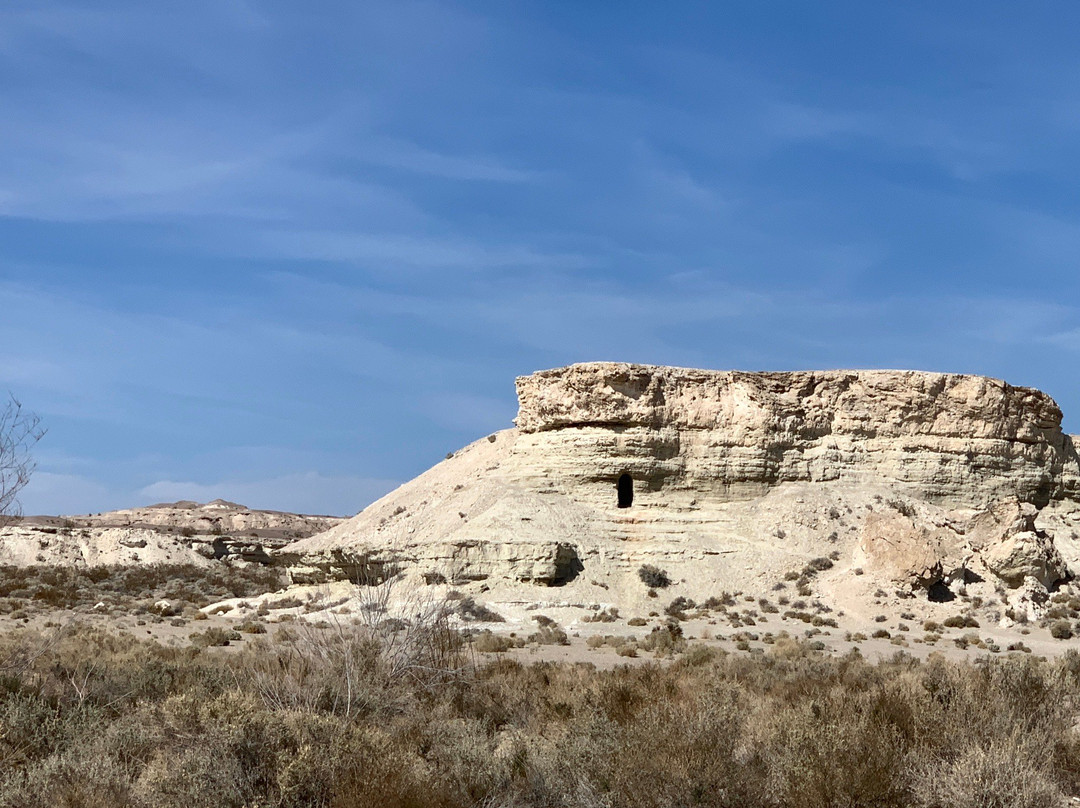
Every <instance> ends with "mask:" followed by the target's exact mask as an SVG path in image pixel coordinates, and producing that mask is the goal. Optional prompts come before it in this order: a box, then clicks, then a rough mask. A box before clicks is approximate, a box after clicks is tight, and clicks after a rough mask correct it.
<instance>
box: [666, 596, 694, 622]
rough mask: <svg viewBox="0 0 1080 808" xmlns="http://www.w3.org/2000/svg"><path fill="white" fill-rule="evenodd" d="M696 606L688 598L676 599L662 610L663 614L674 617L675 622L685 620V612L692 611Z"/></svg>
mask: <svg viewBox="0 0 1080 808" xmlns="http://www.w3.org/2000/svg"><path fill="white" fill-rule="evenodd" d="M696 605H697V604H695V603H694V601H692V600H691V599H690V598H684V597H677V598H675V600H673V601H671V603H669V604H668V605H667V608H665V609H664V614H667V615H669V616H671V617H674V618H676V619H677V620H685V619H686V610H687V609H693V608H694V606H696Z"/></svg>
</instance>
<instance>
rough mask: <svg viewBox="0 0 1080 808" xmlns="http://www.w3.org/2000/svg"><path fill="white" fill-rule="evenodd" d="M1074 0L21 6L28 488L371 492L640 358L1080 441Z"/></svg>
mask: <svg viewBox="0 0 1080 808" xmlns="http://www.w3.org/2000/svg"><path fill="white" fill-rule="evenodd" d="M1077 30H1080V6H1077V5H1075V4H1066V3H1027V4H1024V5H1023V6H1018V5H1016V4H1012V3H987V2H978V3H976V2H967V3H962V2H957V3H938V2H926V3H916V2H912V3H902V4H900V3H896V4H886V3H866V2H833V3H805V2H755V3H725V4H719V3H664V4H660V3H644V2H640V3H634V2H626V3H619V4H610V3H587V2H579V1H575V2H542V3H541V2H536V3H528V2H521V3H506V2H487V3H479V2H478V3H440V2H430V3H412V2H407V1H406V0H393V2H385V3H382V2H363V3H356V2H329V1H328V2H322V3H317V4H310V3H298V2H291V3H290V2H263V1H262V0H186V2H184V3H146V2H142V1H141V0H138V1H134V0H133V1H132V2H111V1H110V0H99V1H98V2H84V3H77V2H70V3H60V2H56V3H53V2H41V3H32V2H31V3H28V2H20V0H8V2H5V3H4V4H3V5H2V6H0V110H2V112H3V114H2V115H0V155H2V159H0V312H3V316H2V317H0V339H2V341H3V342H2V344H3V345H4V346H5V350H4V351H2V352H0V389H5V388H6V389H7V390H10V391H11V393H13V394H14V395H15V396H17V397H18V398H19V399H20V400H22V402H23V404H24V405H25V406H27V407H28V408H30V409H32V410H35V411H37V412H38V413H39V414H40V415H41V416H42V417H43V419H44V421H45V424H46V425H47V427H48V428H49V432H48V434H47V436H46V437H45V439H44V440H43V441H42V442H41V443H40V444H39V446H38V448H37V452H36V456H37V460H38V471H37V473H36V476H35V477H34V479H33V481H32V482H31V484H30V486H29V487H28V488H27V489H26V490H25V492H24V495H23V498H22V499H23V506H24V510H25V511H26V512H27V513H42V512H47V513H56V512H63V513H76V512H87V511H101V510H105V509H110V508H116V507H127V506H132V505H138V504H147V503H150V502H156V501H163V500H171V499H178V498H193V499H200V500H205V499H210V498H213V497H217V496H222V497H227V498H230V499H236V500H239V501H242V502H245V503H247V504H249V505H253V506H257V507H269V508H282V509H290V510H306V511H316V512H332V513H352V512H355V511H357V510H359V509H360V508H362V507H363V506H364V505H365V504H367V503H368V502H369V501H371V500H372V499H373V498H374V497H376V496H378V495H379V494H381V493H383V492H385V491H386V490H389V488H391V487H392V486H393V485H395V484H396V483H398V482H401V481H404V480H406V479H408V478H410V477H412V476H414V475H415V474H417V473H419V472H420V471H422V470H424V469H425V468H427V467H428V466H430V465H432V464H433V463H434V462H436V461H438V460H439V459H441V458H442V457H443V456H444V455H445V454H446V452H447V451H450V450H452V449H456V448H458V447H460V446H462V445H463V444H465V443H467V442H468V441H470V440H473V439H475V438H477V437H480V436H482V435H485V434H487V433H489V432H492V431H494V430H496V429H500V428H504V427H507V426H509V425H510V422H511V419H512V418H513V416H514V413H515V410H516V400H515V397H514V390H513V378H514V376H515V375H520V374H524V373H528V372H531V371H532V370H535V369H539V368H544V367H553V366H557V365H562V364H567V363H570V362H576V361H588V360H596V359H610V360H620V361H637V362H651V363H662V364H677V365H688V366H696V367H711V368H743V369H765V370H767V369H798V368H834V367H905V368H909V367H910V368H923V369H931V370H948V371H960V372H970V373H983V374H989V375H993V376H997V377H1001V378H1004V379H1006V380H1008V381H1010V382H1012V383H1014V384H1025V385H1032V386H1036V387H1039V388H1041V389H1044V390H1046V391H1047V392H1049V393H1050V394H1052V395H1053V396H1054V397H1055V398H1056V399H1057V400H1058V402H1059V403H1060V404H1061V405H1062V407H1063V409H1064V410H1065V413H1066V427H1067V428H1069V429H1071V430H1073V431H1080V388H1078V383H1077V381H1076V373H1075V372H1074V368H1075V367H1076V363H1077V359H1078V355H1080V308H1078V307H1080V276H1078V272H1077V257H1078V256H1080V194H1077V193H1076V190H1075V189H1076V188H1077V187H1078V185H1080V81H1078V80H1077V79H1078V75H1080V50H1077V48H1076V47H1075V32H1076V31H1077Z"/></svg>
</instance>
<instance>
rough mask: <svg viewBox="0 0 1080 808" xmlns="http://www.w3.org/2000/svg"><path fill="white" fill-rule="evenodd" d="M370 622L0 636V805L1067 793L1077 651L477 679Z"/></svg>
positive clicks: (987, 800)
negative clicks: (186, 632) (242, 635)
mask: <svg viewBox="0 0 1080 808" xmlns="http://www.w3.org/2000/svg"><path fill="white" fill-rule="evenodd" d="M375 620H376V618H374V617H373V619H372V623H373V625H370V626H369V625H363V624H361V625H354V624H353V623H352V622H351V621H350V622H349V623H348V624H345V623H341V624H331V626H330V628H328V629H323V630H316V629H307V628H305V627H304V624H302V623H299V622H298V623H297V624H295V625H294V626H293V628H291V629H290V631H291V632H292V634H291V636H289V637H286V638H284V639H283V641H282V642H281V643H271V642H268V641H266V640H264V639H261V638H260V639H258V640H256V641H255V642H252V643H250V644H245V645H246V647H244V648H243V649H241V650H240V652H239V653H236V654H230V653H222V651H221V650H219V649H214V648H208V649H201V650H200V649H197V648H188V649H183V650H181V649H176V648H169V647H164V646H161V645H158V644H155V643H151V642H144V641H140V640H137V639H134V638H131V637H123V636H113V635H108V634H106V633H104V632H102V631H98V630H92V629H88V628H85V627H80V626H77V625H76V626H71V627H68V628H66V629H65V630H63V631H60V632H58V633H53V634H50V635H47V634H40V633H36V632H33V631H28V630H21V631H18V632H14V633H11V634H8V635H3V636H0V727H2V728H3V732H2V733H0V805H3V806H21V807H25V808H38V806H40V807H41V808H44V806H55V805H68V806H121V807H124V806H131V807H132V808H135V807H136V806H137V807H138V808H158V807H161V808H165V807H166V806H184V808H199V806H208V807H209V806H213V807H214V808H217V807H218V806H234V807H235V808H243V806H252V805H260V806H297V807H299V806H340V807H341V808H352V806H371V805H379V806H390V807H391V808H393V806H410V807H411V806H417V807H419V806H435V807H436V808H476V806H491V808H546V807H549V808H554V806H579V807H580V808H600V807H601V806H603V807H604V808H645V806H657V805H663V806H741V807H742V808H779V807H780V806H789V805H798V806H805V808H825V807H826V806H859V805H873V806H882V807H883V808H891V807H892V806H897V808H898V807H899V806H910V805H919V806H925V807H926V808H946V806H949V807H950V808H951V807H952V806H960V808H966V806H993V805H1001V806H1004V805H1010V806H1013V805H1015V806H1020V808H1042V807H1043V806H1049V805H1053V804H1057V801H1058V800H1060V798H1061V795H1063V794H1075V793H1077V790H1078V789H1080V741H1078V740H1077V736H1076V733H1075V732H1074V731H1073V729H1072V727H1073V725H1074V722H1075V716H1074V711H1075V708H1074V707H1073V705H1075V704H1076V703H1078V702H1080V655H1077V654H1066V655H1065V656H1064V657H1063V658H1061V659H1060V660H1058V661H1053V662H1047V661H1043V660H1039V659H1035V658H1032V657H1031V656H1030V655H1027V656H1018V657H1016V658H1012V659H1008V658H1006V659H1001V658H997V657H987V658H986V659H984V660H982V661H980V663H979V664H978V665H972V664H968V663H954V662H948V661H946V660H944V659H943V658H941V657H932V658H931V659H930V661H928V662H925V663H919V662H917V661H916V660H914V659H913V658H912V657H910V656H908V655H905V654H903V653H898V654H897V656H895V657H894V658H892V659H891V660H889V661H887V662H883V663H879V664H876V665H872V664H870V663H868V662H866V661H865V660H864V659H862V658H861V656H859V655H858V654H851V655H848V656H845V657H837V658H830V657H827V656H824V655H821V654H817V653H814V652H813V651H812V650H810V647H809V646H808V645H807V644H805V643H801V642H798V641H796V640H793V639H791V638H788V637H776V638H775V642H774V643H773V644H772V645H771V646H769V648H768V650H767V652H766V653H765V654H763V655H760V656H757V657H751V656H748V655H744V654H726V653H724V652H722V651H716V650H711V649H706V648H691V649H690V650H688V651H687V652H686V653H684V654H683V655H682V656H680V657H678V658H677V660H676V661H674V662H671V663H668V664H665V665H660V664H658V663H655V662H650V663H646V664H642V665H638V666H636V667H619V668H615V669H613V670H607V671H599V670H596V669H595V668H593V667H592V666H590V665H587V664H578V665H570V664H555V663H539V664H533V665H522V664H520V663H519V662H516V661H514V660H512V659H505V658H498V659H495V660H493V661H491V662H489V663H487V662H486V663H484V664H480V663H478V662H477V661H476V660H474V659H470V658H469V657H468V656H465V655H463V653H464V650H465V649H463V648H462V646H461V645H460V643H455V642H454V641H453V640H451V638H450V637H451V634H453V636H454V637H456V636H457V635H456V634H454V633H453V632H449V630H448V629H447V627H446V624H445V622H441V620H442V618H441V617H440V615H439V614H438V613H436V614H434V615H433V616H432V617H431V618H430V619H422V620H416V621H413V624H412V625H411V626H407V627H405V628H402V629H400V630H397V631H394V632H384V633H380V632H379V630H378V625H379V624H378V623H377V622H375ZM676 625H677V624H676ZM410 631H411V632H412V633H411V634H410ZM664 631H667V630H666V629H665V630H664ZM448 632H449V633H448ZM409 637H411V639H409Z"/></svg>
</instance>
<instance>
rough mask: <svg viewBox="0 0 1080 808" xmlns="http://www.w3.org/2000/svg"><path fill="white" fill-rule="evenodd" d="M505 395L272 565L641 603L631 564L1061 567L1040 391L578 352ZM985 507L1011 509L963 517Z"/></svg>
mask: <svg viewBox="0 0 1080 808" xmlns="http://www.w3.org/2000/svg"><path fill="white" fill-rule="evenodd" d="M517 392H518V398H519V402H520V410H519V414H518V417H517V419H516V428H515V429H509V430H505V431H503V432H499V433H496V434H495V435H491V436H488V437H487V438H484V439H481V440H479V441H477V442H476V443H474V444H471V445H470V446H468V447H466V448H465V449H463V450H461V451H459V452H457V453H455V454H454V455H453V456H452V457H450V458H448V459H447V460H445V461H443V462H442V463H439V464H438V465H436V466H435V467H434V468H432V469H431V470H429V471H428V472H426V473H424V474H422V475H421V476H420V477H418V478H416V479H415V480H412V481H411V482H409V483H406V484H405V485H403V486H402V487H400V488H399V489H397V490H396V491H394V492H392V493H390V494H388V495H387V496H386V497H384V498H383V499H381V500H379V501H378V502H376V503H374V504H372V505H371V506H370V507H368V508H367V509H365V510H364V511H363V512H362V513H360V514H359V515H357V516H356V517H354V518H353V519H351V520H349V521H348V522H345V523H343V524H341V525H339V526H337V527H334V528H332V529H331V530H328V531H327V532H325V533H322V534H319V535H317V536H313V537H311V538H309V539H305V540H301V541H298V542H294V543H293V544H291V545H289V546H288V547H286V548H284V549H283V551H282V555H281V556H280V557H281V558H282V559H283V560H284V561H285V562H286V563H289V564H291V565H292V566H293V567H294V569H295V570H296V573H297V576H298V577H299V578H304V577H315V578H318V577H319V576H324V575H327V574H330V575H333V574H342V573H345V572H348V573H351V574H361V575H363V576H365V577H369V578H378V577H381V576H384V575H386V574H387V573H388V571H393V572H398V571H400V572H404V573H405V574H407V575H411V576H413V577H414V578H416V579H417V580H420V579H423V580H424V581H428V582H438V581H447V582H452V583H455V584H457V585H461V586H476V587H479V588H480V589H482V590H490V591H491V592H493V593H497V592H501V593H502V594H501V595H500V596H501V597H504V598H514V597H522V594H521V590H520V586H521V585H523V584H528V585H534V584H545V585H556V586H561V587H565V588H564V589H563V592H564V594H565V596H566V597H573V598H578V599H585V600H587V599H588V598H590V597H591V598H598V599H604V598H607V599H609V600H610V601H611V602H619V603H625V602H627V601H628V600H630V601H633V600H634V599H635V598H643V597H645V595H646V590H647V587H644V586H643V585H642V582H641V581H640V580H639V578H638V576H637V571H638V570H639V568H640V567H641V565H642V564H646V563H648V564H655V565H659V566H662V567H663V568H665V569H667V570H668V571H669V572H671V573H672V576H673V578H674V579H675V580H676V581H677V582H678V585H679V586H682V587H683V589H682V590H680V593H684V592H685V593H692V594H693V595H694V596H695V597H697V596H699V595H700V596H706V595H708V594H710V593H714V592H715V590H716V589H718V588H731V589H741V590H744V591H746V590H749V591H768V589H769V588H770V587H772V586H773V585H774V584H775V583H776V582H777V581H778V580H780V579H781V578H782V577H783V575H784V574H785V573H786V572H790V571H791V570H792V569H793V568H794V569H797V568H799V567H800V566H801V565H802V564H804V563H805V562H806V561H807V560H808V559H812V558H816V557H821V556H824V555H826V554H829V555H831V556H834V557H835V559H836V560H837V564H836V565H835V566H836V569H835V570H834V571H833V572H830V573H828V574H823V575H822V576H821V577H820V579H819V580H820V581H821V582H822V585H823V586H824V585H825V584H826V583H827V582H828V581H830V580H835V581H836V582H837V584H838V585H839V583H840V582H841V580H843V581H844V586H846V587H848V588H850V587H852V586H854V584H853V583H852V581H855V580H856V579H853V578H851V577H850V576H849V577H848V578H846V579H842V578H840V577H836V576H842V575H844V571H845V570H846V571H850V570H852V569H855V568H860V569H861V566H866V567H867V571H868V572H870V573H872V574H871V575H867V576H866V581H867V583H865V584H864V583H862V580H863V579H861V578H859V579H857V580H858V581H859V582H860V583H859V586H864V587H870V590H869V591H873V587H875V586H877V583H873V584H871V583H869V581H870V579H871V578H872V577H873V575H876V576H877V577H876V578H874V581H878V580H882V579H888V580H891V581H893V582H895V583H899V584H904V585H908V586H910V585H918V586H923V587H927V586H930V585H933V584H936V583H939V582H941V581H942V580H945V579H949V580H953V579H955V580H959V581H961V582H962V581H964V580H966V578H965V575H966V574H967V573H966V571H967V570H970V571H971V573H972V576H973V577H975V578H979V577H980V576H985V577H987V578H993V579H995V580H998V579H1000V580H1001V581H1004V582H1005V583H1007V585H1009V586H1017V585H1019V584H1020V583H1022V582H1023V581H1024V580H1025V579H1026V578H1033V579H1035V580H1036V583H1037V584H1038V585H1040V586H1042V585H1053V583H1054V581H1055V580H1056V579H1057V578H1058V577H1060V576H1061V575H1065V574H1067V571H1066V570H1065V567H1064V562H1063V561H1062V555H1064V556H1065V559H1066V561H1067V560H1068V559H1069V558H1070V557H1072V555H1070V553H1069V552H1065V553H1062V554H1059V553H1058V551H1057V549H1055V546H1054V543H1053V538H1052V536H1050V535H1049V534H1047V533H1046V532H1044V531H1039V530H1036V529H1035V527H1034V520H1033V516H1032V515H1033V514H1034V513H1036V512H1037V509H1039V508H1042V507H1044V506H1045V505H1046V504H1047V503H1049V502H1055V503H1057V504H1056V505H1055V509H1057V510H1061V509H1062V508H1064V511H1063V513H1064V515H1063V516H1059V517H1055V518H1059V519H1065V518H1068V516H1069V514H1070V513H1071V512H1072V509H1073V508H1074V506H1075V503H1074V502H1073V496H1074V492H1075V491H1076V488H1077V486H1076V480H1077V479H1078V476H1080V475H1078V473H1077V459H1076V453H1075V451H1074V450H1073V445H1072V440H1071V439H1070V438H1069V436H1067V435H1065V434H1064V433H1063V432H1062V429H1061V411H1060V409H1059V408H1058V406H1057V405H1056V404H1055V403H1054V401H1053V400H1052V399H1051V398H1050V397H1049V396H1047V395H1045V394H1044V393H1041V392H1039V391H1037V390H1033V389H1029V388H1023V387H1014V386H1012V385H1009V384H1006V383H1004V382H1001V381H998V380H995V379H988V378H984V377H978V376H965V375H956V374H942V373H923V372H916V371H806V372H790V373H746V372H730V371H708V370H689V369H682V368H669V367H654V366H645V365H627V364H618V363H589V364H582V365H573V366H570V367H566V368H559V369H555V370H547V371H541V372H538V373H534V374H532V375H530V376H525V377H522V378H519V379H518V380H517ZM995 508H996V509H998V511H1001V512H1005V513H1013V512H1014V511H1015V512H1017V513H1023V514H1024V518H1023V519H1020V518H1005V517H1001V518H1000V519H997V520H996V521H995V520H994V519H990V518H989V517H985V518H980V515H982V514H987V513H990V512H991V511H994V509H995ZM1010 509H1011V510H1010ZM994 512H997V511H994ZM991 523H992V524H993V525H995V527H994V529H993V530H990V529H989V528H988V527H987V525H988V524H991ZM999 523H1000V524H999ZM969 532H970V533H971V535H970V536H967V535H966V534H967V533H969ZM905 547H906V548H910V552H907V551H906V550H905V549H904V548H905ZM1073 555H1076V554H1073ZM830 576H833V577H830ZM950 576H951V577H950ZM957 576H959V577H957ZM515 587H518V588H515ZM822 591H824V589H823V590H822Z"/></svg>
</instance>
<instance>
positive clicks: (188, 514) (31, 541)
mask: <svg viewBox="0 0 1080 808" xmlns="http://www.w3.org/2000/svg"><path fill="white" fill-rule="evenodd" d="M343 521H344V520H343V519H342V518H340V517H332V516H305V515H302V514H293V513H284V512H280V511H259V510H251V509H249V508H245V507H244V506H243V505H237V504H236V503H232V502H226V501H224V500H215V501H214V502H210V503H207V504H205V505H200V504H198V503H195V502H176V503H165V504H161V505H152V506H150V507H147V508H131V509H127V510H121V511H109V512H106V513H100V514H88V515H84V516H71V517H48V516H34V517H28V518H26V519H23V520H20V521H19V522H18V523H16V524H14V525H9V526H7V527H4V528H2V529H0V564H8V565H14V566H30V565H34V564H85V565H87V566H101V565H110V564H162V563H164V564H197V565H206V564H208V563H210V562H212V561H214V560H219V559H222V558H230V559H238V560H242V561H248V562H259V563H269V562H270V557H269V555H268V554H267V551H266V548H267V547H275V546H281V545H283V544H285V543H286V542H288V541H291V540H293V539H296V538H299V537H303V536H310V535H312V534H314V533H318V532H320V531H324V530H327V529H328V528H330V527H333V526H334V525H337V524H340V523H341V522H343Z"/></svg>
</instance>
